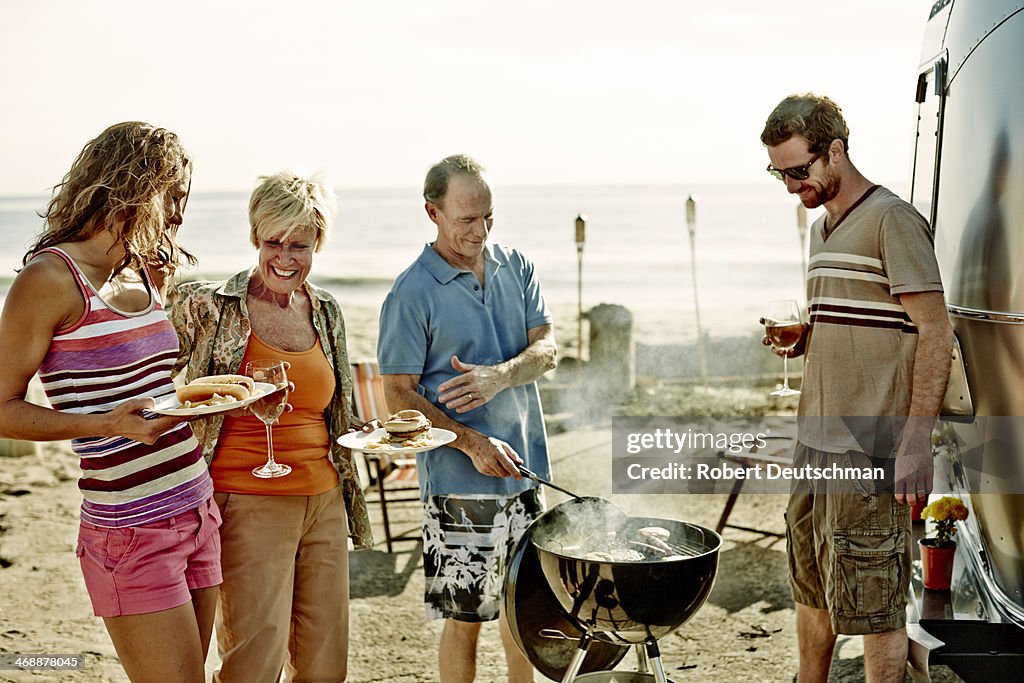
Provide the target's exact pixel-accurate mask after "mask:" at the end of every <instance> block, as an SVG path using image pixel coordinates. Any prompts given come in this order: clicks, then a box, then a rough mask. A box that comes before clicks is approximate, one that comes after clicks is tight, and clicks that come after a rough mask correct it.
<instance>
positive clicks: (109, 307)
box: [0, 122, 221, 683]
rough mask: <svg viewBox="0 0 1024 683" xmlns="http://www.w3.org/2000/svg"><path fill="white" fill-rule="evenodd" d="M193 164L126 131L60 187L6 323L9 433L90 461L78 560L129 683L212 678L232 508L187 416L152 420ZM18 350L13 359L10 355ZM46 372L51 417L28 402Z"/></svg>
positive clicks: (103, 139) (164, 386)
mask: <svg viewBox="0 0 1024 683" xmlns="http://www.w3.org/2000/svg"><path fill="white" fill-rule="evenodd" d="M191 170H192V164H191V161H190V160H189V158H188V156H187V154H186V153H185V150H184V148H183V147H182V146H181V143H180V142H179V140H178V136H177V135H175V134H174V133H172V132H170V131H168V130H166V129H163V128H156V127H154V126H152V125H149V124H146V123H139V122H129V123H120V124H117V125H114V126H111V127H110V128H108V129H106V130H105V131H103V132H102V133H101V134H100V135H99V136H98V137H97V138H96V139H94V140H92V141H90V142H89V143H87V144H86V145H85V148H84V149H83V150H82V152H81V153H80V154H79V156H78V158H77V159H76V160H75V161H74V163H73V164H72V166H71V170H70V171H69V172H68V174H67V175H66V176H65V177H64V180H63V181H62V182H61V183H60V184H58V185H57V186H56V187H55V188H54V191H53V196H52V198H51V200H50V203H49V205H48V207H47V209H46V212H45V218H46V229H45V231H44V232H43V233H42V234H41V235H39V237H38V238H37V239H36V241H35V243H34V244H33V246H32V248H31V249H30V250H29V252H28V253H27V254H26V255H25V258H24V264H25V266H24V268H22V270H21V271H20V273H19V274H18V276H17V277H16V278H15V280H14V283H13V284H12V285H11V289H10V292H9V293H8V295H7V301H6V302H5V304H4V309H3V314H2V316H0V348H3V349H5V350H6V353H5V355H6V363H5V371H4V372H3V373H0V436H5V437H11V438H17V439H26V440H35V441H49V440H60V439H70V440H71V444H72V449H73V450H74V452H75V453H76V454H77V455H78V456H79V457H80V459H81V468H82V477H81V479H80V480H79V488H80V489H81V491H82V495H83V498H84V500H83V502H82V510H81V522H80V526H79V534H78V543H77V545H76V548H75V554H76V555H77V556H78V558H79V561H80V563H81V567H82V574H83V576H84V578H85V585H86V588H87V590H88V592H89V597H90V599H91V601H92V605H93V610H94V612H95V613H96V615H97V616H100V617H103V620H104V624H105V625H106V628H107V631H108V633H109V634H110V637H111V640H112V641H113V643H114V648H115V649H116V650H117V654H118V657H120V659H121V663H122V665H123V666H124V669H125V671H126V672H127V674H128V677H129V678H130V679H131V680H132V681H160V682H161V683H164V682H166V681H202V680H203V678H204V662H205V659H206V652H207V649H208V647H209V641H210V633H211V630H212V624H213V617H214V612H215V610H216V587H217V585H218V584H220V582H221V570H220V536H219V532H218V528H219V526H220V521H221V520H220V513H219V511H218V510H217V507H216V504H215V503H214V502H213V500H212V493H213V485H212V481H211V479H210V475H209V472H208V471H207V468H206V463H205V462H204V461H203V457H202V451H201V450H200V448H199V444H198V442H197V441H196V438H195V436H194V435H193V433H192V429H191V427H190V426H189V424H188V423H187V422H184V421H182V420H181V419H180V418H171V417H158V416H155V415H152V414H147V413H144V411H145V409H147V408H151V407H152V406H153V403H154V399H159V398H161V397H163V396H167V395H169V394H171V393H173V392H174V385H173V383H172V381H171V374H170V370H171V368H172V367H173V365H174V361H175V359H176V358H177V355H178V344H177V337H176V335H175V332H174V328H173V327H172V326H171V324H170V322H169V321H168V319H167V314H166V312H165V311H164V306H163V300H164V295H165V286H164V285H165V283H166V282H167V280H168V275H169V274H170V273H171V272H172V271H173V270H174V268H175V267H176V266H177V265H178V263H179V262H180V261H181V260H183V259H190V258H191V257H190V256H189V255H188V254H187V253H186V252H184V251H182V250H181V248H180V247H178V246H177V243H176V233H177V230H178V226H180V225H181V220H182V217H181V216H182V210H183V208H184V206H185V202H186V200H187V197H188V192H189V182H190V178H191ZM14 350H16V352H12V351H14ZM36 373H38V374H39V378H40V380H41V383H42V385H43V389H44V391H45V392H46V394H47V397H48V398H49V400H50V403H51V405H52V409H50V408H44V407H40V406H36V405H33V404H31V403H29V402H27V401H26V400H25V394H26V391H27V387H28V383H29V380H30V379H31V378H32V376H33V375H34V374H36Z"/></svg>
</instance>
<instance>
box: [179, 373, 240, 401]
mask: <svg viewBox="0 0 1024 683" xmlns="http://www.w3.org/2000/svg"><path fill="white" fill-rule="evenodd" d="M255 388H256V385H255V383H254V382H253V381H252V378H251V377H246V376H245V375H209V376H207V377H197V378H195V379H194V380H192V381H191V382H189V383H188V384H186V385H185V386H181V387H178V388H177V390H176V391H175V393H176V394H177V396H178V401H180V402H181V405H182V406H183V407H185V408H194V407H196V406H201V405H219V404H223V403H235V402H237V401H244V400H245V399H247V398H249V396H250V395H251V394H252V392H253V390H254V389H255Z"/></svg>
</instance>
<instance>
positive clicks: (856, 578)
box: [786, 443, 913, 635]
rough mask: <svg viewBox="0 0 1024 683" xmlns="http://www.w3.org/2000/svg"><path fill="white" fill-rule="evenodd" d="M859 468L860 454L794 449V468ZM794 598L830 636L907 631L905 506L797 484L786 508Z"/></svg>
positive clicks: (860, 491) (852, 489) (835, 487)
mask: <svg viewBox="0 0 1024 683" xmlns="http://www.w3.org/2000/svg"><path fill="white" fill-rule="evenodd" d="M833 462H837V463H838V464H839V466H840V467H850V466H853V467H863V466H864V465H865V464H866V463H867V462H868V461H867V456H865V455H864V454H863V453H856V452H852V451H851V452H849V453H824V452H822V451H817V450H815V449H812V448H809V447H807V446H805V445H803V444H800V443H798V444H797V445H796V449H795V452H794V464H795V465H796V466H797V467H803V466H804V465H805V464H810V465H811V466H812V467H830V466H831V464H832V463H833ZM786 550H787V554H788V558H789V580H790V586H791V588H792V590H793V600H795V601H796V602H797V603H800V604H803V605H807V606H809V607H813V608H816V609H822V610H826V611H828V613H829V617H830V619H831V622H832V630H833V632H834V633H836V634H840V633H842V634H847V635H863V634H867V633H885V632H888V631H896V630H899V629H901V628H903V627H904V626H905V625H906V605H907V591H908V586H909V583H910V568H911V562H912V557H913V556H912V548H911V531H910V508H909V507H908V506H906V505H901V504H899V503H897V502H896V499H895V498H894V497H893V496H892V494H889V493H882V494H874V493H871V492H869V491H868V490H866V489H865V488H864V487H863V486H860V485H859V484H857V483H853V484H852V485H851V482H849V481H847V482H844V483H842V484H841V485H839V484H836V483H835V482H827V481H822V480H815V479H811V480H797V481H795V482H794V489H793V491H792V492H791V493H790V498H789V505H788V506H787V508H786Z"/></svg>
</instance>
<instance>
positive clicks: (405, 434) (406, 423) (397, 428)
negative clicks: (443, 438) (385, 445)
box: [384, 410, 430, 443]
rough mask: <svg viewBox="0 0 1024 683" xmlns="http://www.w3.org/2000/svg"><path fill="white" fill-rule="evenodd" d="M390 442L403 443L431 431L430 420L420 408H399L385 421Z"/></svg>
mask: <svg viewBox="0 0 1024 683" xmlns="http://www.w3.org/2000/svg"><path fill="white" fill-rule="evenodd" d="M384 429H385V430H386V431H387V433H388V435H387V441H388V442H389V443H401V442H404V441H408V440H410V439H415V438H416V437H418V436H420V435H422V434H427V433H429V432H430V420H428V419H427V416H426V415H424V414H423V413H421V412H420V411H418V410H399V411H398V412H397V413H395V414H394V415H392V416H391V417H390V418H389V419H388V421H387V422H385V423H384Z"/></svg>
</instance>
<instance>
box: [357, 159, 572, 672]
mask: <svg viewBox="0 0 1024 683" xmlns="http://www.w3.org/2000/svg"><path fill="white" fill-rule="evenodd" d="M423 198H424V199H425V200H426V205H425V208H426V211H427V215H428V216H429V217H430V220H431V221H433V223H434V225H436V226H437V238H436V239H435V240H434V242H433V243H430V244H427V245H425V246H424V248H423V252H422V253H421V254H420V256H419V258H417V259H416V261H415V262H414V263H413V264H412V265H411V266H410V267H409V268H408V269H406V270H405V272H403V273H402V274H401V275H399V276H398V279H397V280H395V284H394V285H393V286H392V288H391V292H390V293H389V294H388V297H387V299H386V300H385V301H384V306H383V308H382V309H381V315H380V336H379V341H378V344H377V358H378V360H379V363H380V370H381V374H382V375H383V376H384V390H385V395H386V397H387V402H388V407H389V408H390V409H391V410H392V411H398V410H403V409H408V408H413V409H416V410H419V411H421V412H422V413H423V414H425V415H426V416H427V417H428V418H429V419H430V421H431V422H433V424H434V426H436V427H441V428H443V429H448V430H451V431H453V432H455V433H456V434H457V435H458V438H457V439H456V440H455V441H454V442H453V443H452V445H451V447H449V446H443V447H441V448H437V449H435V450H433V451H428V452H426V453H420V454H419V455H418V456H417V465H418V467H419V477H420V487H421V497H422V499H423V504H424V521H423V565H424V573H425V574H426V591H425V602H426V613H427V618H428V619H445V624H444V628H443V629H442V632H441V643H440V652H439V671H440V674H441V681H442V683H448V682H449V681H472V680H473V676H474V673H475V671H476V644H477V638H478V636H479V633H480V624H481V623H482V622H484V621H492V620H494V619H496V618H497V619H498V620H499V628H500V630H501V636H502V643H503V645H504V647H505V655H506V659H507V661H508V667H509V680H510V681H532V680H533V669H532V667H531V666H530V664H529V662H528V661H527V660H526V659H525V658H524V657H523V656H522V654H521V653H520V652H519V650H518V648H517V647H516V645H515V642H514V640H513V639H512V635H511V632H510V631H509V628H508V624H507V622H506V621H505V619H504V616H503V615H501V616H500V618H499V602H500V593H501V584H502V580H503V576H504V568H505V567H504V565H505V560H506V558H507V555H508V553H509V551H510V550H511V549H512V547H513V546H514V544H515V542H516V541H517V540H518V539H519V537H520V536H521V535H522V533H523V531H525V529H526V527H527V526H529V523H530V522H531V521H532V520H533V519H534V518H536V517H537V516H538V515H539V514H540V513H541V512H542V511H543V502H542V500H541V497H540V495H539V491H538V490H537V489H536V488H535V486H534V485H533V483H532V482H531V481H530V480H528V479H524V478H523V477H522V475H521V474H520V472H519V469H518V467H517V464H523V465H525V466H526V467H527V468H529V469H531V470H533V471H534V472H536V473H537V474H539V475H540V476H541V477H544V478H549V477H550V475H551V466H550V462H549V459H548V450H547V436H546V434H545V431H544V419H543V414H542V412H541V405H540V397H539V395H538V392H537V385H536V383H535V382H536V380H537V379H538V378H539V377H540V376H541V375H542V374H544V373H545V372H547V371H548V370H550V369H552V368H553V367H554V366H555V355H556V346H555V337H554V331H553V328H552V324H551V315H550V314H549V313H548V310H547V307H546V305H545V304H544V298H543V297H542V296H541V293H540V283H539V282H538V281H537V278H536V275H535V273H534V268H533V264H532V263H531V262H530V261H529V260H527V259H526V258H525V257H524V256H523V255H522V254H520V253H519V252H518V251H516V250H515V249H510V248H508V247H504V246H501V245H498V244H488V243H487V238H488V236H489V235H490V232H491V227H492V226H493V224H494V216H493V211H494V210H493V203H492V198H491V190H490V187H489V186H488V184H487V181H486V180H485V179H484V176H483V167H481V166H480V164H478V163H477V162H476V161H474V160H473V159H471V158H470V157H468V156H465V155H455V156H450V157H447V158H445V159H443V160H442V161H440V162H439V163H437V164H435V165H434V166H433V167H431V169H430V170H429V171H428V172H427V177H426V180H425V181H424V184H423Z"/></svg>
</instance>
